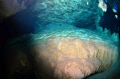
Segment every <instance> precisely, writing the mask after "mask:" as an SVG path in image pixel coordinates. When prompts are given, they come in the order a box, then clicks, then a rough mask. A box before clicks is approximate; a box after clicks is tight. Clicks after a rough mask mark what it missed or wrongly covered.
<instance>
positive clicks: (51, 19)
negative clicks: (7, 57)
mask: <svg viewBox="0 0 120 79" xmlns="http://www.w3.org/2000/svg"><path fill="white" fill-rule="evenodd" d="M23 1H25V0H18V3H19V4H20V5H21V4H22V2H23ZM26 1H27V2H26V3H25V5H26V9H25V10H22V11H19V12H16V13H15V14H14V15H11V16H9V17H6V18H5V19H4V20H2V22H1V23H0V38H1V39H0V40H1V42H0V44H1V45H0V47H1V48H0V49H1V50H3V46H4V45H5V43H6V41H7V40H8V39H10V38H14V37H18V36H24V35H27V34H31V33H32V34H37V33H42V32H41V31H42V30H45V29H54V28H58V27H56V26H55V25H58V26H59V28H60V27H62V26H65V25H66V26H67V24H68V25H72V26H75V27H77V28H82V29H84V28H85V29H89V30H94V31H95V30H96V27H97V26H101V27H102V28H103V29H105V28H107V29H108V30H110V31H111V34H113V33H118V34H119V38H120V8H119V7H118V6H117V4H118V3H117V2H115V1H112V2H110V1H109V0H105V4H106V5H107V11H106V12H104V11H102V9H101V8H99V7H98V4H99V1H98V0H74V1H73V0H71V1H67V0H56V2H54V1H55V0H48V1H47V0H34V1H32V0H26ZM57 1H58V2H57ZM62 1H63V2H62ZM113 8H114V9H115V10H116V12H113ZM115 15H116V16H117V17H115ZM50 26H52V27H50ZM70 28H71V27H68V26H67V27H66V28H64V29H70ZM64 29H63V30H64ZM53 31H54V30H53ZM60 31H61V30H60ZM58 32H59V31H58ZM42 34H43V33H42Z"/></svg>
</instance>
